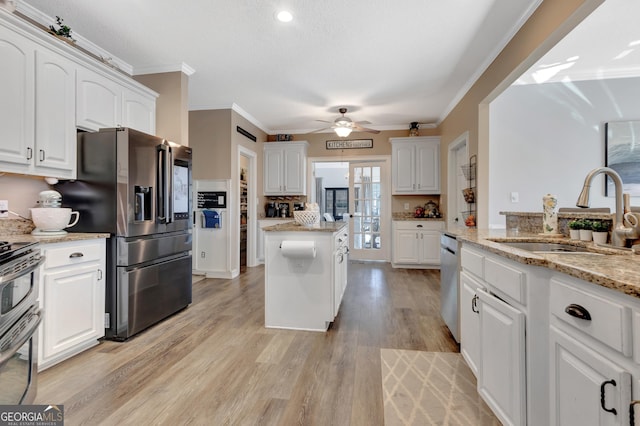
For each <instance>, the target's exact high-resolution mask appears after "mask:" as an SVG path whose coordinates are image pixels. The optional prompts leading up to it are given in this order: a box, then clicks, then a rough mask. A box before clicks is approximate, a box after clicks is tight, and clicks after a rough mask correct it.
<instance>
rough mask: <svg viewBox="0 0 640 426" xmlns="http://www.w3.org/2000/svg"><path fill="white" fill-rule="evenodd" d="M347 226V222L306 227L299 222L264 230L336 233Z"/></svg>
mask: <svg viewBox="0 0 640 426" xmlns="http://www.w3.org/2000/svg"><path fill="white" fill-rule="evenodd" d="M346 226H347V222H320V223H318V224H316V225H311V226H306V225H300V224H299V223H297V222H287V223H281V224H278V225H271V226H266V227H264V228H262V230H263V231H265V232H336V231H339V230H341V229H342V228H344V227H346Z"/></svg>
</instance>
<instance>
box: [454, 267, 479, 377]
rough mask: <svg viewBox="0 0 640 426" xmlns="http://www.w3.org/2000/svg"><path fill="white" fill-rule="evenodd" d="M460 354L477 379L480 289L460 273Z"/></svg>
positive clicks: (474, 281)
mask: <svg viewBox="0 0 640 426" xmlns="http://www.w3.org/2000/svg"><path fill="white" fill-rule="evenodd" d="M459 285H460V354H462V357H463V358H464V360H465V361H466V362H467V365H468V366H469V368H470V369H471V371H472V372H473V374H474V375H475V376H476V377H478V365H479V363H480V311H479V310H478V296H477V294H478V289H479V288H481V287H482V285H481V284H480V283H478V282H477V281H476V280H475V279H473V277H471V275H469V274H468V273H466V272H464V271H462V272H460V284H459Z"/></svg>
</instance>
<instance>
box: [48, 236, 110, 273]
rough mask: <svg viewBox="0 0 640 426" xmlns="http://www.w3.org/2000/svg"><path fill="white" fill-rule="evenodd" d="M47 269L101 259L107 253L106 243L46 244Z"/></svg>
mask: <svg viewBox="0 0 640 426" xmlns="http://www.w3.org/2000/svg"><path fill="white" fill-rule="evenodd" d="M44 255H45V256H46V260H45V264H44V267H45V269H50V268H57V267H59V266H67V265H77V264H80V263H85V262H92V261H99V260H100V259H101V258H102V257H103V256H104V255H105V247H104V244H101V243H95V242H91V243H84V244H83V243H73V244H67V243H64V244H63V245H60V246H56V245H51V246H50V247H48V246H45V248H44Z"/></svg>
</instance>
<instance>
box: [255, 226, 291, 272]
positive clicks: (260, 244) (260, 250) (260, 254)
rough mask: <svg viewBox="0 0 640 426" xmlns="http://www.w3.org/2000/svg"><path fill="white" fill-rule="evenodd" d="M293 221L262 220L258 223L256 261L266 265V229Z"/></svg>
mask: <svg viewBox="0 0 640 426" xmlns="http://www.w3.org/2000/svg"><path fill="white" fill-rule="evenodd" d="M291 221H293V219H292V218H289V219H261V220H259V221H258V238H257V239H256V240H257V243H256V252H257V253H256V259H257V261H258V262H259V263H264V228H266V227H267V226H272V225H279V224H281V223H287V222H291Z"/></svg>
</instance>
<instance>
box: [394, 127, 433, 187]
mask: <svg viewBox="0 0 640 426" xmlns="http://www.w3.org/2000/svg"><path fill="white" fill-rule="evenodd" d="M389 142H390V143H391V146H392V147H391V158H392V166H391V168H392V179H391V182H392V194H394V195H402V194H439V193H440V138H439V137H436V136H421V137H408V138H390V139H389Z"/></svg>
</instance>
